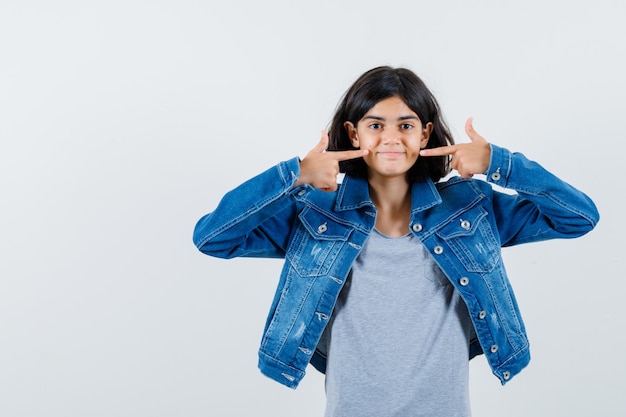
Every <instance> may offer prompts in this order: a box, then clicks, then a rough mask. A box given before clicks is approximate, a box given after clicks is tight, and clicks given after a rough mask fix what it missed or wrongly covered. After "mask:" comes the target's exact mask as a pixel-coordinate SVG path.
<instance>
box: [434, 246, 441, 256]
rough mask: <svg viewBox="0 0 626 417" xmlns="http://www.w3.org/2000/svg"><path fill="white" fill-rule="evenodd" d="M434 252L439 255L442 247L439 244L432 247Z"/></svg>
mask: <svg viewBox="0 0 626 417" xmlns="http://www.w3.org/2000/svg"><path fill="white" fill-rule="evenodd" d="M434 252H435V254H437V255H441V254H442V253H443V247H441V246H439V245H437V246H435V248H434Z"/></svg>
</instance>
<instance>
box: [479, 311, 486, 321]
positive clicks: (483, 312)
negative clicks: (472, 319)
mask: <svg viewBox="0 0 626 417" xmlns="http://www.w3.org/2000/svg"><path fill="white" fill-rule="evenodd" d="M485 317H487V312H486V311H485V310H482V311H481V312H480V313H478V318H479V319H481V320H482V319H484V318H485Z"/></svg>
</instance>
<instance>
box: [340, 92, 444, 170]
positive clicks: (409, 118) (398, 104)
mask: <svg viewBox="0 0 626 417" xmlns="http://www.w3.org/2000/svg"><path fill="white" fill-rule="evenodd" d="M344 126H345V128H346V129H347V131H348V135H349V136H350V141H351V142H352V145H353V146H355V147H357V148H360V149H368V150H369V153H368V154H367V155H365V156H364V157H363V159H364V160H365V163H366V164H367V167H368V176H369V178H370V179H372V178H374V177H384V178H391V177H398V176H404V177H405V178H406V173H407V172H408V170H409V169H410V168H411V167H412V166H413V165H414V164H415V161H417V158H418V157H419V151H420V149H423V148H425V147H426V144H427V143H428V138H429V137H430V134H431V132H432V130H433V124H432V123H427V124H426V126H423V125H422V122H421V121H420V119H419V117H417V114H415V112H414V111H413V110H411V109H410V108H409V106H407V105H406V103H405V102H404V101H403V100H402V99H401V98H400V97H389V98H386V99H384V100H381V101H379V102H378V103H376V105H375V106H374V107H372V108H371V109H370V110H369V111H368V112H367V113H366V114H365V116H363V118H362V119H361V120H359V121H358V123H357V125H356V126H354V124H353V123H351V122H345V123H344Z"/></svg>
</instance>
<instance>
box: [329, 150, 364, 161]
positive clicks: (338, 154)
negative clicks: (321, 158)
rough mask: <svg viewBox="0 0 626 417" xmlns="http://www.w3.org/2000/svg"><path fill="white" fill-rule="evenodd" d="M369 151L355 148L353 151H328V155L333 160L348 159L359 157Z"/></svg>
mask: <svg viewBox="0 0 626 417" xmlns="http://www.w3.org/2000/svg"><path fill="white" fill-rule="evenodd" d="M368 153H369V150H367V149H357V150H354V151H335V152H328V155H330V156H332V158H333V159H334V160H335V161H348V160H350V159H356V158H360V157H362V156H365V155H367V154H368Z"/></svg>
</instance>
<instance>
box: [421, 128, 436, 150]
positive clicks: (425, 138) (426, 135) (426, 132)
mask: <svg viewBox="0 0 626 417" xmlns="http://www.w3.org/2000/svg"><path fill="white" fill-rule="evenodd" d="M433 128H434V125H433V123H432V122H428V123H426V126H424V128H423V129H422V140H421V141H420V148H422V149H424V148H425V147H426V145H428V139H430V134H431V133H433Z"/></svg>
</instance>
